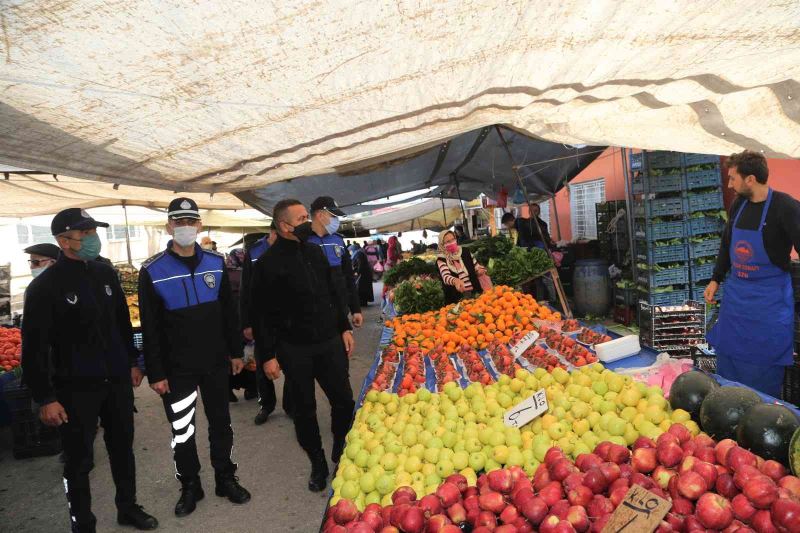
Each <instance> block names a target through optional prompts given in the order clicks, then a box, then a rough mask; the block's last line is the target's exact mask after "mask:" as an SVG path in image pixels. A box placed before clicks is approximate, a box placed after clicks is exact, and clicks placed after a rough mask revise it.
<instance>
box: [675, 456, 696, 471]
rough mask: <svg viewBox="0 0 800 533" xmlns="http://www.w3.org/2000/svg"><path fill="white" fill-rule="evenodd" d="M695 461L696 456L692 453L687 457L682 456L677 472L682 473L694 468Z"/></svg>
mask: <svg viewBox="0 0 800 533" xmlns="http://www.w3.org/2000/svg"><path fill="white" fill-rule="evenodd" d="M696 462H697V458H696V457H695V456H694V455H690V456H688V457H684V458H683V461H681V464H680V465H679V466H678V473H679V474H683V473H684V472H691V471H692V470H694V465H695V463H696Z"/></svg>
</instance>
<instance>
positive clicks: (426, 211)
mask: <svg viewBox="0 0 800 533" xmlns="http://www.w3.org/2000/svg"><path fill="white" fill-rule="evenodd" d="M445 216H446V221H447V223H449V225H452V223H453V222H454V221H455V220H456V219H457V218H460V217H461V202H459V201H458V200H444V206H442V201H441V200H435V199H429V200H423V201H421V202H418V203H415V204H413V205H408V206H405V207H398V208H396V209H391V210H387V211H384V212H381V213H375V214H371V215H367V216H364V217H361V218H357V219H354V220H353V222H354V223H355V224H356V225H357V226H359V227H361V228H363V229H374V230H379V231H388V232H396V231H410V230H412V229H426V228H427V229H433V228H437V229H440V228H442V227H443V226H444V225H445Z"/></svg>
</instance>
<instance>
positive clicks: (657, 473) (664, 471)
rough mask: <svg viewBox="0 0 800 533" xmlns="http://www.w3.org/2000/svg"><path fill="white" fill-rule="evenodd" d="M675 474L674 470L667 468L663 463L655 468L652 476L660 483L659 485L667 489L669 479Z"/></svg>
mask: <svg viewBox="0 0 800 533" xmlns="http://www.w3.org/2000/svg"><path fill="white" fill-rule="evenodd" d="M674 475H675V471H674V470H672V469H670V468H667V467H665V466H663V465H658V466H657V467H656V469H655V470H653V473H652V474H651V477H652V478H653V480H654V481H655V482H656V483H658V486H659V487H661V488H662V489H664V490H667V486H668V485H669V480H670V478H672V476H674Z"/></svg>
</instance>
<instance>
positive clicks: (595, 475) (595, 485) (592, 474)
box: [583, 468, 608, 494]
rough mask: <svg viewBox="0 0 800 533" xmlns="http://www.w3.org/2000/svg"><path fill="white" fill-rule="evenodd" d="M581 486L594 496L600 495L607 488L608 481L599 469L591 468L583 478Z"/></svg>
mask: <svg viewBox="0 0 800 533" xmlns="http://www.w3.org/2000/svg"><path fill="white" fill-rule="evenodd" d="M583 484H584V485H586V486H587V487H589V489H590V490H591V491H592V492H593V493H595V494H601V493H602V492H603V491H604V490H605V489H606V487H608V480H607V479H606V477H605V476H604V475H603V471H602V470H601V469H600V468H592V469H591V470H589V471H588V472H586V474H585V475H584V477H583Z"/></svg>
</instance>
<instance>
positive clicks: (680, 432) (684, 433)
mask: <svg viewBox="0 0 800 533" xmlns="http://www.w3.org/2000/svg"><path fill="white" fill-rule="evenodd" d="M667 433H671V434H673V435H675V436H676V437H678V440H679V441H680V443H681V444H683V443H684V442H688V441H690V440H691V439H692V432H691V431H689V430H688V429H687V428H686V426H684V425H683V424H672V425H671V426H670V427H669V429H668V430H667Z"/></svg>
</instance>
